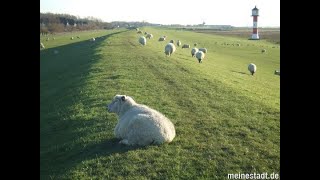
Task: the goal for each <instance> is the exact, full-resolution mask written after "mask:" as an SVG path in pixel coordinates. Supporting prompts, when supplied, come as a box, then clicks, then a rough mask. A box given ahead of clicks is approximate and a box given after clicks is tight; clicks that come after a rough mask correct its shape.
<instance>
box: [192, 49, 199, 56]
mask: <svg viewBox="0 0 320 180" xmlns="http://www.w3.org/2000/svg"><path fill="white" fill-rule="evenodd" d="M198 51H199V49H198V48H196V47H194V48H192V49H191V56H192V57H194V55H195V54H196V53H197V52H198Z"/></svg>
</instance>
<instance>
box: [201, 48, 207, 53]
mask: <svg viewBox="0 0 320 180" xmlns="http://www.w3.org/2000/svg"><path fill="white" fill-rule="evenodd" d="M199 51H202V52H204V53H207V52H208V50H207V48H199Z"/></svg>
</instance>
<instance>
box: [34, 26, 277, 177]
mask: <svg viewBox="0 0 320 180" xmlns="http://www.w3.org/2000/svg"><path fill="white" fill-rule="evenodd" d="M142 30H143V31H147V32H150V33H152V34H153V35H154V38H153V39H151V40H147V45H146V46H142V45H140V44H139V43H138V38H139V35H137V33H136V31H134V30H130V31H128V30H122V29H120V30H110V31H99V32H86V33H84V34H83V35H82V36H81V37H84V36H85V37H84V38H81V39H79V40H77V41H76V42H75V41H74V40H70V37H69V35H68V34H64V35H57V37H56V40H54V41H48V42H47V45H46V44H45V46H46V47H49V48H48V49H44V50H41V51H40V179H90V178H92V179H227V175H228V173H254V172H255V173H263V172H267V173H269V174H270V173H272V172H275V173H280V121H279V120H280V77H279V76H276V75H274V74H273V72H274V70H275V69H279V66H280V50H279V48H272V47H273V46H274V44H271V43H269V42H266V41H262V40H261V41H249V40H246V39H239V38H234V37H223V36H217V35H209V34H201V33H194V32H188V31H176V30H166V29H162V28H149V27H147V28H142ZM92 33H95V37H97V36H101V38H98V39H97V40H96V42H94V43H93V42H89V41H87V40H86V39H89V38H90V37H91V36H92ZM162 35H167V36H168V38H167V40H166V42H158V38H159V37H160V36H162ZM85 38H86V39H85ZM171 39H174V40H175V41H176V40H178V39H180V40H181V41H182V44H184V43H187V44H190V45H192V46H193V44H194V43H195V42H197V43H198V45H197V47H206V48H207V49H208V53H207V54H206V57H205V59H204V60H203V63H201V64H199V63H198V62H197V60H196V59H195V58H192V57H191V53H190V52H191V49H181V48H179V47H177V51H176V52H175V53H174V54H173V56H171V57H166V56H165V55H164V46H165V44H166V43H168V42H169V40H171ZM71 42H72V43H71ZM225 42H226V43H230V44H232V43H241V46H240V47H238V46H231V45H222V44H223V43H225ZM50 43H52V44H50ZM261 48H265V49H267V53H265V54H262V53H261ZM54 50H59V53H58V54H54V53H53V51H54ZM251 62H253V63H255V64H256V65H257V72H256V74H255V76H251V75H250V74H249V72H248V70H247V65H248V64H249V63H251ZM115 94H126V95H130V96H133V97H134V99H135V100H136V101H137V102H138V103H142V104H146V105H148V106H150V107H152V108H154V109H157V110H159V111H160V112H162V113H163V114H165V115H166V116H167V117H168V118H169V119H171V120H172V122H173V123H174V124H175V127H176V133H177V136H176V138H175V139H174V141H173V142H172V143H171V144H164V145H161V146H149V147H126V146H122V145H119V144H118V141H117V140H116V139H114V135H113V128H114V127H115V125H116V123H117V117H116V116H115V115H114V114H110V113H107V111H106V109H105V106H106V104H107V103H109V102H110V101H111V99H112V97H113V96H114V95H115Z"/></svg>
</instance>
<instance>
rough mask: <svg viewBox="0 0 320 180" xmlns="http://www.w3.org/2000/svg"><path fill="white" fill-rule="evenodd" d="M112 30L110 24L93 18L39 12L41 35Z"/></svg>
mask: <svg viewBox="0 0 320 180" xmlns="http://www.w3.org/2000/svg"><path fill="white" fill-rule="evenodd" d="M112 28H114V26H113V25H112V24H111V23H107V22H103V21H102V20H100V19H98V18H94V17H86V18H80V17H77V16H73V15H69V14H53V13H41V12H40V33H41V34H47V33H56V32H70V31H83V30H93V29H112Z"/></svg>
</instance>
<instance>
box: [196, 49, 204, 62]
mask: <svg viewBox="0 0 320 180" xmlns="http://www.w3.org/2000/svg"><path fill="white" fill-rule="evenodd" d="M204 56H205V54H204V52H202V51H198V52H197V53H196V58H197V59H198V61H199V63H202V59H204Z"/></svg>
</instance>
